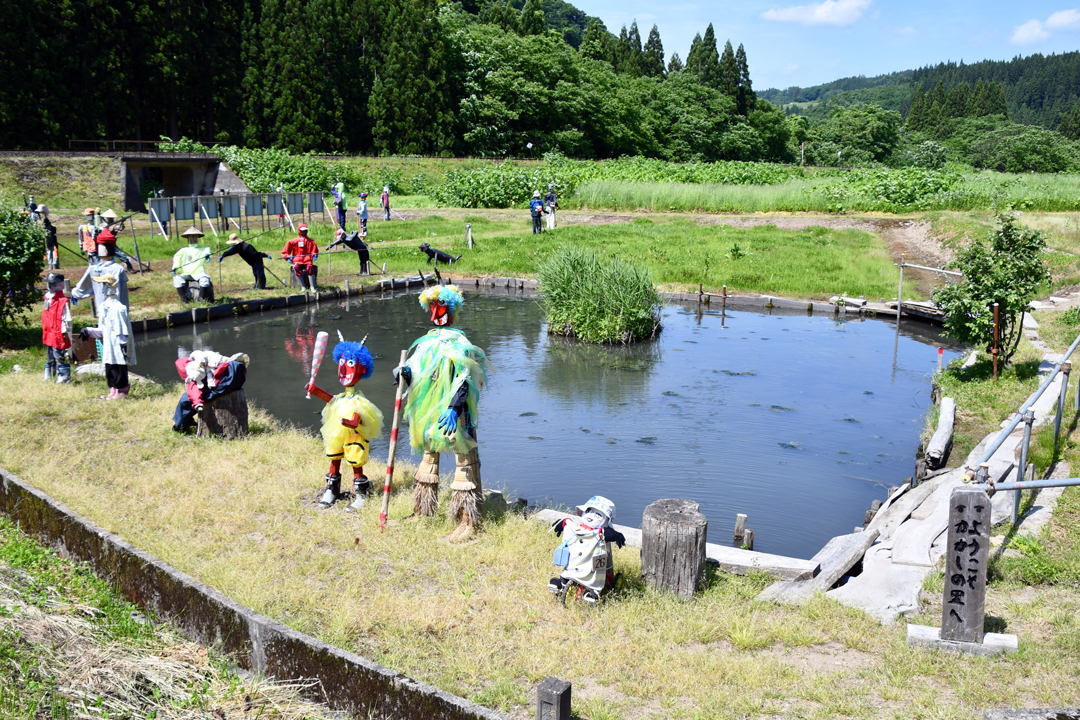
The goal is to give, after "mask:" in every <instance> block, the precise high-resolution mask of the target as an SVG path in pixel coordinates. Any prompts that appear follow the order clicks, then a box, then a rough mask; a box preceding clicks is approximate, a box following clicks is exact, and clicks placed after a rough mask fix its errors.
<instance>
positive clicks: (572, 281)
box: [539, 245, 661, 345]
mask: <svg viewBox="0 0 1080 720" xmlns="http://www.w3.org/2000/svg"><path fill="white" fill-rule="evenodd" d="M539 270H540V284H541V288H542V289H543V292H544V307H545V309H546V310H547V314H548V321H549V325H548V332H550V333H553V334H556V335H566V336H572V337H577V338H578V339H580V340H584V341H586V342H593V343H622V344H624V345H626V344H629V343H631V342H634V341H635V340H642V339H644V338H648V337H654V336H655V335H656V334H657V333H658V332H660V304H661V301H660V295H659V293H657V292H656V288H655V287H654V286H653V282H652V274H651V273H650V272H649V269H648V268H647V267H645V265H643V264H637V263H632V262H626V261H624V260H621V259H619V258H617V257H613V258H605V257H602V256H601V255H600V254H598V253H597V252H596V251H594V250H592V249H589V248H583V247H580V246H576V245H565V246H563V247H561V248H559V249H558V250H556V251H555V253H554V254H553V255H552V256H551V257H549V258H548V259H547V260H546V261H545V262H543V263H541V265H540V268H539Z"/></svg>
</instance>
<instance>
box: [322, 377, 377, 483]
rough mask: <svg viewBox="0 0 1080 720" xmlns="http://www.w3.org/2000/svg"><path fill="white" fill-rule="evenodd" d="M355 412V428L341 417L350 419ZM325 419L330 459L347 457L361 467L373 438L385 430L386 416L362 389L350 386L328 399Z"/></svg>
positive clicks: (323, 434) (324, 434) (323, 414)
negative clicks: (356, 418)
mask: <svg viewBox="0 0 1080 720" xmlns="http://www.w3.org/2000/svg"><path fill="white" fill-rule="evenodd" d="M354 413H355V414H357V415H359V416H360V423H359V424H358V425H357V426H356V429H355V430H354V429H353V428H351V427H348V426H346V425H342V424H341V421H342V420H349V419H351V418H352V416H353V414H354ZM322 422H323V425H322V436H323V443H324V445H325V447H326V456H327V457H328V458H330V459H331V460H338V459H341V458H345V462H347V463H349V465H352V466H353V467H360V466H361V465H363V464H364V463H366V462H367V459H368V449H369V446H370V444H371V440H372V439H374V438H377V437H379V434H380V433H381V432H382V423H383V416H382V413H381V412H379V408H377V407H375V405H373V404H372V403H371V401H370V400H368V399H367V398H366V397H364V394H363V393H361V392H360V391H359V390H357V389H356V388H355V387H354V386H350V387H346V388H345V392H343V393H340V394H338V395H335V396H334V397H333V398H332V399H331V400H330V402H328V403H326V406H325V407H324V408H323V411H322Z"/></svg>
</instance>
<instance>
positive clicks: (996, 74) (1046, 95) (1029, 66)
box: [758, 52, 1080, 128]
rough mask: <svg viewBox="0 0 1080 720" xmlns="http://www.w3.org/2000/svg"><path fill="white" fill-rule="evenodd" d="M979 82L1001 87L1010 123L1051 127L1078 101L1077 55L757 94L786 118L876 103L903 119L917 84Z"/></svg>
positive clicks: (944, 66) (954, 66)
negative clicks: (784, 110) (995, 84)
mask: <svg viewBox="0 0 1080 720" xmlns="http://www.w3.org/2000/svg"><path fill="white" fill-rule="evenodd" d="M979 80H982V81H983V82H989V83H1002V84H1003V85H1004V87H1005V99H1006V103H1007V105H1008V108H1009V118H1010V119H1011V120H1013V121H1014V122H1018V123H1022V124H1024V125H1042V126H1043V127H1047V128H1056V127H1057V126H1058V125H1060V124H1061V121H1062V119H1063V118H1064V117H1065V116H1066V115H1067V114H1068V113H1069V111H1070V110H1071V109H1072V108H1073V106H1074V105H1076V103H1077V102H1078V101H1080V52H1068V53H1063V54H1061V55H1057V54H1054V55H1041V54H1038V53H1036V54H1035V55H1029V56H1028V57H1015V58H1013V59H1012V60H983V61H982V62H977V63H972V64H970V65H965V64H964V63H963V61H961V62H960V63H954V62H948V63H939V64H938V65H927V66H926V67H922V68H919V69H917V70H905V71H903V72H896V73H891V74H888V75H878V76H876V77H871V78H867V77H862V76H858V77H848V78H842V79H840V80H835V81H833V82H831V83H825V84H824V85H815V86H814V87H809V88H800V87H790V88H788V89H786V90H777V89H774V88H771V89H768V90H764V91H761V92H759V93H758V95H759V96H760V97H763V98H765V99H766V100H768V101H769V102H772V103H773V104H776V105H783V106H784V107H785V109H786V110H787V111H788V112H789V113H791V114H799V115H806V116H808V117H810V118H811V119H813V120H819V119H824V118H826V117H828V115H829V113H830V112H831V111H832V110H833V109H834V108H836V107H846V106H848V105H854V104H857V103H869V104H872V105H879V106H881V107H884V108H886V109H889V110H896V111H898V112H900V113H901V114H902V115H903V116H904V117H907V114H908V112H909V111H910V110H911V98H912V97H913V96H914V94H915V89H916V88H917V87H918V85H919V83H922V85H923V89H924V91H925V92H927V93H929V92H930V91H931V90H933V89H934V87H935V86H936V85H937V83H938V82H941V84H942V87H943V89H944V91H945V92H946V93H948V92H949V91H951V90H952V89H953V88H955V87H956V86H958V85H959V84H960V83H967V84H968V85H969V86H971V87H974V86H975V83H977V82H978V81H979Z"/></svg>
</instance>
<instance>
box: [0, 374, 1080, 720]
mask: <svg viewBox="0 0 1080 720" xmlns="http://www.w3.org/2000/svg"><path fill="white" fill-rule="evenodd" d="M103 387H104V386H103V384H102V381H101V380H99V379H84V378H83V377H79V378H78V379H77V381H76V382H75V383H74V384H73V385H71V386H56V385H42V384H40V383H29V384H28V383H26V382H25V381H24V380H23V378H22V377H20V376H19V375H13V374H11V373H6V374H4V375H0V393H3V394H4V396H5V397H9V398H15V399H16V400H15V401H14V402H8V403H4V404H3V406H2V407H0V423H2V424H3V427H5V428H6V429H7V432H6V433H4V434H3V435H2V436H0V464H2V465H4V466H5V467H7V468H9V469H11V470H12V471H13V472H15V473H17V474H19V475H20V476H22V477H23V478H25V479H26V480H28V481H29V482H31V483H33V484H35V485H37V486H38V487H41V488H42V489H43V490H45V491H46V492H49V493H51V494H53V495H54V496H56V497H58V498H59V499H61V500H62V501H63V502H65V503H68V504H69V505H70V506H71V507H73V508H74V509H75V510H76V511H78V512H81V513H84V514H87V515H88V516H90V517H92V518H93V519H94V520H95V521H97V522H99V523H100V524H102V525H103V526H104V527H105V528H107V529H109V530H111V531H114V532H117V533H119V534H120V535H121V536H123V537H125V538H126V539H128V540H130V541H132V542H134V543H135V544H137V545H139V546H141V547H143V548H145V549H146V550H148V551H149V552H151V553H153V554H156V555H158V556H159V557H161V558H163V559H164V560H166V561H167V562H170V563H172V564H174V565H176V566H177V567H178V568H180V569H181V570H183V571H184V572H187V573H190V574H192V575H194V576H195V577H197V578H199V579H200V580H203V581H205V582H207V583H209V584H211V585H213V586H214V587H216V588H218V589H220V590H222V591H223V592H225V593H226V594H227V595H229V596H230V597H232V598H234V599H236V600H237V601H239V602H242V603H244V604H246V605H249V606H251V607H253V608H254V609H256V610H257V611H259V612H262V613H265V614H267V615H269V616H270V617H273V618H275V619H277V620H280V621H282V622H285V623H287V624H289V625H291V626H293V627H295V628H297V629H299V630H302V631H305V632H309V633H312V634H314V635H316V636H317V637H319V638H321V639H323V640H326V641H329V642H332V643H335V644H337V645H340V646H342V647H344V648H346V649H349V650H352V651H355V652H357V653H360V654H362V655H364V656H366V657H369V658H372V659H374V660H376V661H378V662H380V663H383V664H385V665H388V666H390V667H392V668H394V669H396V670H400V671H402V672H405V673H408V674H409V675H411V676H413V677H416V678H418V679H421V680H424V681H427V682H431V683H433V684H435V685H436V686H438V687H440V688H443V689H445V690H448V691H451V692H454V693H458V694H462V695H464V696H466V697H469V698H471V699H473V700H476V701H478V702H480V703H482V704H484V705H487V706H489V707H494V708H499V709H502V710H505V711H507V712H510V713H513V714H514V715H515V716H517V717H520V718H526V717H530V716H531V715H532V713H533V711H532V710H531V709H530V708H529V707H528V698H529V692H530V690H531V689H532V688H534V687H535V685H536V684H537V683H538V682H539V681H540V680H542V679H543V678H544V677H546V676H547V675H556V676H558V677H561V678H565V679H567V680H569V681H571V682H572V683H573V684H574V709H575V713H576V715H577V716H578V717H580V718H587V719H589V720H604V719H607V718H631V719H636V718H742V717H746V716H762V715H778V714H779V715H782V716H785V717H822V718H824V717H836V716H844V717H864V718H905V719H906V718H957V719H959V718H971V717H974V716H977V715H978V714H979V713H981V711H982V709H983V708H986V707H1000V706H1009V707H1018V706H1019V707H1025V706H1026V707H1059V706H1065V705H1068V704H1069V703H1070V702H1072V701H1073V700H1075V694H1074V691H1073V689H1072V688H1073V682H1074V680H1075V677H1076V674H1077V672H1078V671H1080V642H1078V641H1077V638H1078V637H1080V623H1077V622H1076V621H1075V617H1077V613H1078V612H1080V599H1078V598H1077V597H1076V596H1075V594H1074V593H1072V592H1071V591H1069V590H1065V589H1059V588H1058V587H1056V586H1046V587H1038V588H1035V589H1034V590H1032V589H1030V588H1020V587H1019V586H1016V585H1015V581H1010V580H1007V579H1003V580H1001V581H1000V584H995V585H992V586H991V588H990V590H989V591H988V599H987V611H988V613H989V614H990V615H991V616H993V617H994V618H996V620H995V622H996V623H998V625H999V626H1004V631H1005V632H1013V633H1017V634H1018V635H1019V636H1020V638H1021V651H1020V653H1019V654H1017V655H1012V656H1007V657H1004V658H998V659H993V660H988V659H985V658H977V657H969V656H962V657H956V656H952V655H944V654H937V653H929V652H925V651H921V650H913V649H911V648H908V647H907V645H906V644H905V642H904V627H903V624H902V623H901V624H900V625H897V626H892V627H882V626H880V625H879V624H878V623H876V622H875V621H873V620H872V619H870V618H869V617H867V616H866V615H864V614H862V613H861V612H858V611H855V610H851V609H848V608H845V607H843V606H841V605H838V604H836V603H834V602H832V601H831V600H826V599H825V598H824V597H818V598H816V599H815V600H813V601H812V602H811V603H810V604H808V605H807V606H805V607H802V608H787V607H777V606H773V605H769V604H762V603H758V602H756V601H755V600H754V597H755V596H756V594H757V593H758V592H759V591H760V590H761V589H762V588H764V587H765V586H766V585H767V584H768V583H769V581H768V579H766V578H765V577H757V576H752V577H737V576H731V575H725V574H713V573H712V572H711V571H710V573H709V576H708V586H707V588H706V589H705V591H704V592H703V593H702V594H701V595H700V596H698V598H696V599H695V600H694V602H692V603H685V602H682V601H680V600H677V599H675V598H674V597H672V596H669V595H665V594H662V593H658V592H655V591H652V590H650V589H648V588H647V587H645V586H643V585H642V583H641V582H640V580H638V579H637V577H638V573H639V567H640V559H639V555H638V551H637V550H635V549H631V548H626V549H622V550H617V551H616V553H615V564H616V569H617V570H619V571H620V572H623V573H624V574H625V576H626V577H627V582H626V584H625V585H624V586H623V588H622V589H621V590H619V591H618V592H617V593H616V594H615V595H614V596H612V597H611V599H610V600H609V601H608V602H606V603H605V604H604V605H602V606H600V607H597V608H590V607H585V606H574V607H570V608H563V607H561V606H557V605H556V604H555V603H554V602H553V601H552V599H551V597H550V595H549V593H548V592H547V589H546V582H547V578H548V577H549V575H550V573H551V570H552V566H551V563H550V557H551V551H552V549H553V548H554V546H555V544H557V542H556V540H555V538H554V537H553V536H552V535H551V534H550V533H548V532H547V529H546V528H545V527H544V526H543V525H541V524H539V523H536V522H534V521H530V520H525V519H522V518H521V517H520V516H518V515H504V516H501V517H493V518H491V519H489V520H488V521H487V522H486V525H485V529H484V531H483V533H482V534H481V535H480V536H479V537H478V539H477V540H475V541H472V542H470V543H469V544H467V545H464V546H456V545H449V544H447V543H445V542H442V541H441V540H440V538H441V537H443V536H444V535H446V534H447V533H448V532H449V531H450V530H451V529H452V526H453V524H452V523H451V522H450V521H449V520H448V518H447V517H446V515H445V510H443V511H442V512H441V514H440V515H439V516H437V517H436V518H435V519H433V520H423V521H419V522H415V521H409V522H402V521H401V520H400V518H402V517H404V516H406V515H407V514H409V512H410V511H411V497H410V496H411V493H410V492H409V488H408V485H409V484H410V482H411V481H412V477H411V470H410V469H409V468H406V469H405V470H404V471H403V472H401V473H399V476H398V485H397V486H396V487H397V489H398V492H397V493H395V495H394V498H393V501H392V503H391V510H390V517H391V519H392V522H391V526H390V528H389V530H388V531H387V532H386V533H385V534H381V533H379V532H378V531H377V529H376V517H377V514H378V507H377V505H376V504H375V503H369V504H368V505H367V506H365V507H364V508H363V509H362V510H361V512H360V513H359V514H358V515H352V514H347V513H344V512H341V511H339V510H334V511H330V512H325V511H320V510H319V509H317V507H316V506H315V504H314V498H315V496H316V495H317V494H318V492H319V490H320V488H321V485H322V474H323V472H324V471H325V467H324V466H325V459H324V458H323V455H322V451H321V447H320V445H319V443H318V441H316V440H315V439H314V438H312V437H310V436H308V435H306V434H303V433H300V432H297V431H295V430H292V429H289V428H287V427H284V426H282V425H280V424H278V423H277V422H275V421H274V420H272V419H271V418H270V417H268V416H267V415H266V414H265V413H262V412H259V411H255V412H254V413H253V416H252V431H253V434H252V436H251V437H249V438H247V439H245V440H241V441H234V442H222V441H200V440H196V439H195V438H193V437H191V436H178V435H176V434H174V433H172V431H171V430H170V429H169V424H170V422H169V415H170V413H171V410H172V406H173V404H174V403H175V400H176V397H177V395H178V394H179V393H180V387H179V386H174V387H171V388H161V387H158V386H156V385H150V384H136V385H135V386H133V389H132V396H131V398H130V399H129V400H128V401H126V402H125V403H124V404H123V405H122V407H119V406H117V405H114V404H111V403H105V402H101V401H98V400H96V397H97V396H98V395H99V394H101V392H102V390H103ZM117 410H122V412H118V411H117ZM43 419H46V420H47V422H43ZM28 437H32V438H33V442H27V441H26V440H27V438H28ZM86 437H108V443H109V446H110V447H113V448H117V449H121V450H122V453H119V454H117V455H116V456H115V457H114V458H113V459H111V460H110V461H109V462H104V461H102V460H100V459H99V460H97V461H95V462H93V463H92V464H81V465H76V466H74V471H73V465H72V463H71V458H70V457H69V456H68V455H67V454H65V453H59V452H57V453H42V452H40V448H41V447H50V448H60V447H66V446H68V445H70V443H71V442H72V441H73V440H74V439H75V438H86ZM381 470H382V468H381V465H380V463H378V462H375V461H373V462H371V463H369V466H368V474H369V475H372V474H373V476H378V474H379V472H380V471H381ZM485 480H486V485H487V486H492V485H494V486H498V484H499V479H498V478H485ZM515 481H516V482H515V484H516V485H518V486H527V483H524V482H523V481H522V479H521V478H516V479H515ZM1069 537H1070V538H1071V537H1072V536H1069ZM1070 547H1071V546H1070ZM1047 552H1050V553H1052V555H1051V557H1057V555H1054V554H1053V553H1056V552H1058V551H1057V550H1056V549H1054V548H1050V550H1048V551H1047ZM929 602H932V600H930V601H929ZM928 607H929V606H928ZM920 619H922V620H927V621H932V619H933V618H932V617H931V616H929V615H927V616H925V617H923V618H920ZM585 646H587V649H588V651H587V652H585V651H583V648H584V647H585Z"/></svg>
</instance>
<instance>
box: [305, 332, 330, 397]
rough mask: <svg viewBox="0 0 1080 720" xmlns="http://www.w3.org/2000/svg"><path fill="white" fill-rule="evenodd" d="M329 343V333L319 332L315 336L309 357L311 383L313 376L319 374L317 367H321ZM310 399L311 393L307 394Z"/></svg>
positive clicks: (313, 380)
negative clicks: (312, 350) (313, 347)
mask: <svg viewBox="0 0 1080 720" xmlns="http://www.w3.org/2000/svg"><path fill="white" fill-rule="evenodd" d="M329 341H330V333H328V332H320V333H319V334H318V335H316V336H315V351H314V353H312V355H311V382H315V376H316V375H318V374H319V366H320V365H322V361H323V356H324V355H326V343H328V342H329ZM307 399H308V400H310V399H311V393H308V394H307Z"/></svg>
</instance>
